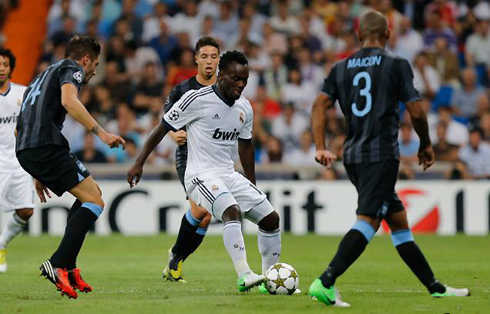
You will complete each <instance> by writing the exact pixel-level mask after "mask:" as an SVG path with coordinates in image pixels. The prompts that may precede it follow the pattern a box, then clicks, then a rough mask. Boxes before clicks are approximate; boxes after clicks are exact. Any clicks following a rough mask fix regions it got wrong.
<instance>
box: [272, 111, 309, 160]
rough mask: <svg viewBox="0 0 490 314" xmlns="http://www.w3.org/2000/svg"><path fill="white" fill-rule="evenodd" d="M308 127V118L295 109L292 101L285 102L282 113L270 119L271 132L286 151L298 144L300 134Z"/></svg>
mask: <svg viewBox="0 0 490 314" xmlns="http://www.w3.org/2000/svg"><path fill="white" fill-rule="evenodd" d="M309 127H310V121H309V119H308V118H307V117H305V116H304V115H303V114H302V113H300V112H298V111H296V109H295V108H294V105H293V104H292V103H287V104H286V105H285V106H284V108H283V111H282V113H281V114H280V115H279V116H277V117H276V118H275V119H274V120H272V134H273V135H274V136H275V137H277V138H278V139H279V140H280V141H281V142H282V144H283V147H284V151H285V152H286V153H288V152H289V151H290V150H291V149H294V148H295V147H296V146H298V145H299V142H300V138H301V134H303V132H304V131H305V130H307V129H308V128H309Z"/></svg>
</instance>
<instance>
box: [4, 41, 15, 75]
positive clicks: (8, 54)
mask: <svg viewBox="0 0 490 314" xmlns="http://www.w3.org/2000/svg"><path fill="white" fill-rule="evenodd" d="M0 56H2V57H7V58H9V62H10V75H12V73H13V72H14V69H15V60H16V58H15V56H14V54H13V53H12V51H10V49H5V48H3V47H0Z"/></svg>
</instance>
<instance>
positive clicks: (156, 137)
mask: <svg viewBox="0 0 490 314" xmlns="http://www.w3.org/2000/svg"><path fill="white" fill-rule="evenodd" d="M167 133H168V129H167V128H166V127H165V125H163V123H160V124H159V125H158V126H157V127H155V128H154V129H153V131H151V134H150V136H149V137H148V139H147V140H146V142H145V145H144V146H143V149H142V150H141V152H140V154H139V155H138V157H137V158H136V160H135V162H134V164H133V165H132V166H131V168H129V170H128V175H127V180H128V183H129V186H130V187H133V186H135V185H137V184H138V182H139V181H140V178H141V176H142V175H143V166H144V164H145V162H146V160H147V159H148V156H150V154H151V152H152V151H153V150H154V149H155V147H156V146H157V145H158V143H160V142H161V141H162V139H163V138H164V137H165V135H166V134H167Z"/></svg>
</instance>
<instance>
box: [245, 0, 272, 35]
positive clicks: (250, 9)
mask: <svg viewBox="0 0 490 314" xmlns="http://www.w3.org/2000/svg"><path fill="white" fill-rule="evenodd" d="M242 19H246V20H249V21H250V34H249V35H250V37H251V38H257V39H258V40H257V41H256V43H257V42H261V41H262V27H263V26H264V23H266V22H267V17H266V16H265V15H263V14H261V13H260V12H257V8H256V5H255V3H253V2H245V3H244V4H243V7H242Z"/></svg>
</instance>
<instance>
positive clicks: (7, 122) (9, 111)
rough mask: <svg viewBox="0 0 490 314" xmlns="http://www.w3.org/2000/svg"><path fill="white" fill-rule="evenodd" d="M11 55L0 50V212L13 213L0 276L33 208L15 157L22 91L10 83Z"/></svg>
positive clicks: (0, 245)
mask: <svg viewBox="0 0 490 314" xmlns="http://www.w3.org/2000/svg"><path fill="white" fill-rule="evenodd" d="M14 68H15V56H14V55H13V54H12V52H11V51H10V50H8V49H4V48H0V210H3V211H14V213H13V214H12V216H11V217H10V218H9V221H8V222H7V225H6V227H5V229H4V230H3V231H2V234H1V235H0V273H4V272H6V271H7V260H6V247H7V244H8V243H9V242H10V241H12V239H13V238H15V237H16V236H17V235H19V234H20V233H21V232H22V230H23V229H24V226H25V225H26V223H27V220H29V218H30V217H31V216H32V213H33V208H34V182H33V179H32V178H31V176H30V175H29V174H27V172H25V171H24V169H22V168H21V166H20V165H19V162H18V161H17V158H16V157H15V135H14V132H15V125H16V123H17V116H18V115H19V112H20V106H21V104H22V96H23V94H24V91H25V89H26V87H25V86H23V85H17V84H14V83H12V82H10V77H11V75H12V72H13V71H14Z"/></svg>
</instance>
